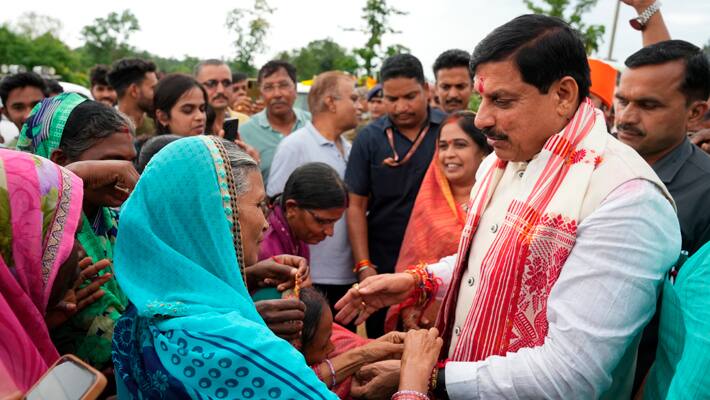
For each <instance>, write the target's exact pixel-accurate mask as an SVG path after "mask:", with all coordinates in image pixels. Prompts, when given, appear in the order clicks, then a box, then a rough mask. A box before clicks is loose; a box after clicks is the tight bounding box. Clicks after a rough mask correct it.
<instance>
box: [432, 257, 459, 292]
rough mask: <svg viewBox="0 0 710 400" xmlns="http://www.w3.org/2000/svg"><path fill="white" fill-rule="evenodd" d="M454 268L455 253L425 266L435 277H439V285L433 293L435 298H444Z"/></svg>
mask: <svg viewBox="0 0 710 400" xmlns="http://www.w3.org/2000/svg"><path fill="white" fill-rule="evenodd" d="M454 268H456V254H454V255H452V256H446V257H444V258H442V259H441V260H439V262H438V263H434V264H429V265H427V266H426V269H427V271H429V272H431V273H432V274H433V275H434V277H435V278H439V279H441V285H439V290H437V291H436V294H435V298H436V300H442V299H443V298H444V295H445V294H446V290H447V289H448V288H449V283H450V282H451V276H452V275H453V274H454Z"/></svg>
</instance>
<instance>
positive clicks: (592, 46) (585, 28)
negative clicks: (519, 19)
mask: <svg viewBox="0 0 710 400" xmlns="http://www.w3.org/2000/svg"><path fill="white" fill-rule="evenodd" d="M540 1H541V2H542V3H543V4H544V5H547V8H543V7H544V6H538V5H536V3H537V0H535V1H533V0H523V3H525V5H526V6H527V7H528V9H529V10H530V11H532V12H534V13H535V14H544V15H549V16H552V17H558V18H561V19H563V20H565V21H567V22H568V23H569V24H570V25H571V26H572V27H573V28H574V29H576V30H578V31H579V33H580V34H581V35H582V40H583V41H584V47H585V49H586V50H587V54H592V53H593V52H595V51H597V50H599V45H600V44H601V42H602V41H603V38H602V37H603V36H604V31H605V28H604V25H587V24H585V23H584V22H582V15H584V14H585V13H586V12H588V11H589V10H591V9H592V7H594V6H595V5H596V4H597V1H598V0H574V2H573V1H572V0H540ZM573 3H574V4H573ZM568 8H571V10H568Z"/></svg>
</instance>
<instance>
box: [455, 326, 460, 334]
mask: <svg viewBox="0 0 710 400" xmlns="http://www.w3.org/2000/svg"><path fill="white" fill-rule="evenodd" d="M460 334H461V328H460V327H458V326H457V327H455V328H454V335H456V336H458V335H460Z"/></svg>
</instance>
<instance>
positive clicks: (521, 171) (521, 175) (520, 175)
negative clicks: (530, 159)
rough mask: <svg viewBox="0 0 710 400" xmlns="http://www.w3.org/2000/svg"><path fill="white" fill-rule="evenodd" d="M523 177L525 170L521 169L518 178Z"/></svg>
mask: <svg viewBox="0 0 710 400" xmlns="http://www.w3.org/2000/svg"><path fill="white" fill-rule="evenodd" d="M523 175H525V170H524V169H521V170H520V171H518V178H522V177H523Z"/></svg>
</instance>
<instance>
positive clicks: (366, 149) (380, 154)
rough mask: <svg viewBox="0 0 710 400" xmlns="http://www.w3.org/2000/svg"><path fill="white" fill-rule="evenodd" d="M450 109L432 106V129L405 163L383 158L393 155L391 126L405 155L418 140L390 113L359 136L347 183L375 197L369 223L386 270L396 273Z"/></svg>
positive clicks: (373, 254)
mask: <svg viewBox="0 0 710 400" xmlns="http://www.w3.org/2000/svg"><path fill="white" fill-rule="evenodd" d="M444 118H446V114H444V113H443V112H442V111H440V110H437V109H430V110H429V130H428V131H427V133H426V136H425V137H424V140H423V141H422V143H421V145H420V146H419V148H418V149H417V150H416V151H415V152H414V154H413V155H412V157H411V158H410V159H409V161H408V162H407V163H405V164H404V165H400V166H398V167H390V166H388V165H385V164H383V161H384V160H385V159H386V158H388V157H392V156H393V153H392V149H391V147H390V145H389V142H388V140H387V134H386V132H385V130H386V129H387V128H390V127H391V128H392V130H393V132H394V147H395V149H396V150H397V154H398V155H399V157H400V158H403V157H404V156H405V154H407V151H409V149H410V147H411V146H412V144H413V142H412V141H410V140H409V139H408V138H407V137H406V136H404V135H402V134H401V133H400V132H399V130H398V129H397V127H396V126H394V124H393V123H392V121H390V119H389V118H387V116H383V117H380V118H379V119H377V120H375V121H373V122H372V123H370V124H369V125H367V126H366V127H365V128H363V130H362V131H361V132H360V133H359V134H358V136H357V137H356V138H355V142H354V143H353V146H352V150H351V151H350V157H349V160H348V166H347V169H346V171H345V182H346V184H347V185H348V189H349V190H350V191H351V192H352V193H355V194H357V195H360V196H369V201H368V214H367V228H368V242H369V250H370V260H371V261H372V262H373V263H374V264H375V265H377V266H378V267H379V271H380V272H384V273H387V272H393V271H394V267H395V263H396V262H397V257H398V256H399V248H400V246H401V245H402V239H403V238H404V232H405V230H406V229H407V224H408V223H409V215H410V214H411V213H412V207H414V200H415V199H416V197H417V193H418V192H419V186H420V185H421V183H422V180H423V179H424V175H425V173H426V170H427V168H428V167H429V164H430V163H431V159H432V157H433V156H434V151H435V149H436V140H437V136H438V134H439V128H440V126H441V123H442V122H443V120H444Z"/></svg>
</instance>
